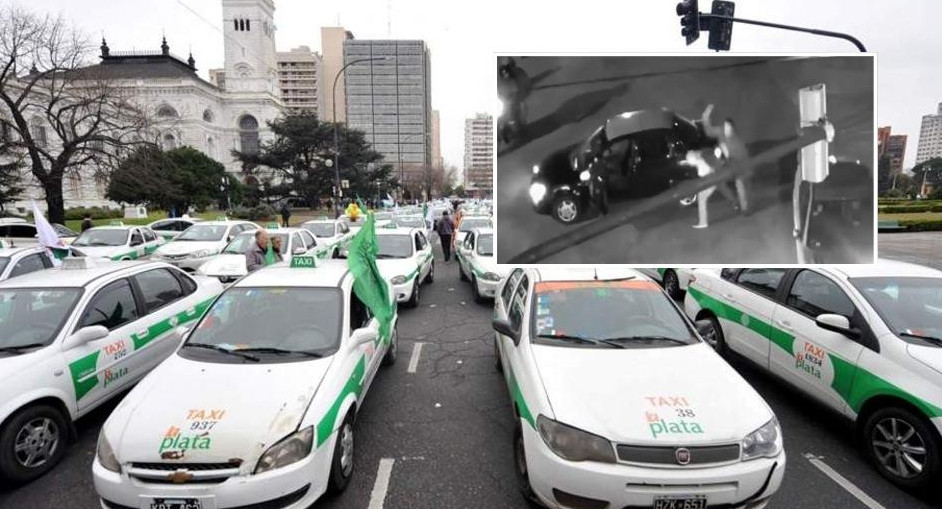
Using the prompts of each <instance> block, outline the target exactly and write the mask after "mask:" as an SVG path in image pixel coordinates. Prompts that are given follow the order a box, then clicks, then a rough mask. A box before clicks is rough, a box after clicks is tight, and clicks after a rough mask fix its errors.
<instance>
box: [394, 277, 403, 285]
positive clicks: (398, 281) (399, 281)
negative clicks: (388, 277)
mask: <svg viewBox="0 0 942 509" xmlns="http://www.w3.org/2000/svg"><path fill="white" fill-rule="evenodd" d="M405 282H406V277H405V276H396V277H394V278H392V284H394V285H401V284H402V283H405Z"/></svg>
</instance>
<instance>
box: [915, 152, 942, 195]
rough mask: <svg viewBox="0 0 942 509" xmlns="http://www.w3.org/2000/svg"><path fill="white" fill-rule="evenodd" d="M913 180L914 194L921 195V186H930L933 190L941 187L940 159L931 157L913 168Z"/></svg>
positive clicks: (941, 166)
mask: <svg viewBox="0 0 942 509" xmlns="http://www.w3.org/2000/svg"><path fill="white" fill-rule="evenodd" d="M912 172H913V180H914V181H915V184H916V190H915V192H916V193H922V184H923V183H926V184H930V185H931V186H932V187H933V188H936V189H938V188H940V187H942V157H933V158H932V159H929V160H926V161H923V162H921V163H919V164H917V165H916V166H913V170H912Z"/></svg>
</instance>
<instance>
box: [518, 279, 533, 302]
mask: <svg viewBox="0 0 942 509" xmlns="http://www.w3.org/2000/svg"><path fill="white" fill-rule="evenodd" d="M529 284H530V281H529V279H528V278H527V275H526V274H524V275H523V276H522V277H521V278H520V285H519V286H517V292H516V293H517V297H519V298H521V299H523V300H524V301H526V298H527V291H529V288H527V286H528V285H529Z"/></svg>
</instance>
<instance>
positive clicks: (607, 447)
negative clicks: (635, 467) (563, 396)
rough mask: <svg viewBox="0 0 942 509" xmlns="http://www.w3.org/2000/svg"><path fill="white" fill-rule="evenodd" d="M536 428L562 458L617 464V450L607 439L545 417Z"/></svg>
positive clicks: (539, 418)
mask: <svg viewBox="0 0 942 509" xmlns="http://www.w3.org/2000/svg"><path fill="white" fill-rule="evenodd" d="M536 426H537V429H539V431H540V436H541V437H542V438H543V442H545V443H546V446H547V447H549V448H550V450H552V451H553V452H554V453H556V455H557V456H559V457H560V458H563V459H566V460H569V461H600V462H602V463H615V449H614V448H613V447H612V443H611V442H609V441H608V440H606V439H605V438H602V437H600V436H598V435H593V434H592V433H589V432H586V431H582V430H580V429H576V428H573V427H572V426H567V425H565V424H563V423H560V422H556V421H554V420H552V419H550V418H549V417H546V416H544V415H540V416H539V417H538V418H537V420H536Z"/></svg>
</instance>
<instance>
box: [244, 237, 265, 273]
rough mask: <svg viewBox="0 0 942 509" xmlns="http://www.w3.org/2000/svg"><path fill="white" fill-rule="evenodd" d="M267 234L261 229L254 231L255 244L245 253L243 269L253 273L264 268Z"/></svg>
mask: <svg viewBox="0 0 942 509" xmlns="http://www.w3.org/2000/svg"><path fill="white" fill-rule="evenodd" d="M268 242H269V238H268V232H267V231H265V230H264V229H262V228H259V229H258V230H255V243H253V244H252V245H251V246H249V249H248V251H246V252H245V268H246V269H248V271H249V272H254V271H256V270H258V269H260V268H262V267H264V266H265V256H266V255H267V254H268V247H269V244H268Z"/></svg>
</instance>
